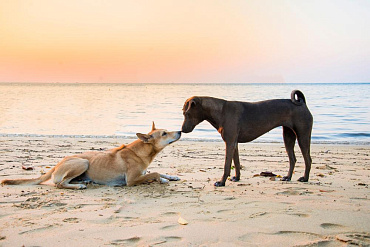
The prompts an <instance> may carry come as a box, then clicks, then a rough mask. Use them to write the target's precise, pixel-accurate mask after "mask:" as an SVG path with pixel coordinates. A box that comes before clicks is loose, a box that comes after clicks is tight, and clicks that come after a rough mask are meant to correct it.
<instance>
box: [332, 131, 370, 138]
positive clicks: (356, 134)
mask: <svg viewBox="0 0 370 247" xmlns="http://www.w3.org/2000/svg"><path fill="white" fill-rule="evenodd" d="M339 136H342V137H356V138H359V137H370V133H364V132H358V133H343V134H340V135H339Z"/></svg>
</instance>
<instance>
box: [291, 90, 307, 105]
mask: <svg viewBox="0 0 370 247" xmlns="http://www.w3.org/2000/svg"><path fill="white" fill-rule="evenodd" d="M290 100H291V101H292V102H293V103H294V104H295V105H303V104H306V98H305V97H304V95H303V93H302V92H301V91H299V90H293V91H292V93H291V94H290Z"/></svg>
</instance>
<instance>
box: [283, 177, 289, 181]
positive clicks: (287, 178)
mask: <svg viewBox="0 0 370 247" xmlns="http://www.w3.org/2000/svg"><path fill="white" fill-rule="evenodd" d="M281 181H290V177H288V176H284V177H283V178H282V179H281Z"/></svg>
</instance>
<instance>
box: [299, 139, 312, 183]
mask: <svg viewBox="0 0 370 247" xmlns="http://www.w3.org/2000/svg"><path fill="white" fill-rule="evenodd" d="M298 144H299V147H300V148H301V152H302V155H303V159H304V163H305V170H304V176H303V177H300V178H299V179H298V181H300V182H307V181H308V179H309V176H310V170H311V163H312V159H311V155H310V144H311V132H309V133H308V134H305V135H303V136H298Z"/></svg>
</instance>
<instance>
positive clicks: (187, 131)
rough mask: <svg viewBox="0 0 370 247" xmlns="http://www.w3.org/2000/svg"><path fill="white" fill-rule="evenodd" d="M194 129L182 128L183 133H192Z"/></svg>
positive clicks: (184, 126)
mask: <svg viewBox="0 0 370 247" xmlns="http://www.w3.org/2000/svg"><path fill="white" fill-rule="evenodd" d="M193 129H194V128H191V127H189V126H186V125H183V126H182V128H181V132H182V133H190V132H191V131H192V130H193Z"/></svg>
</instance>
